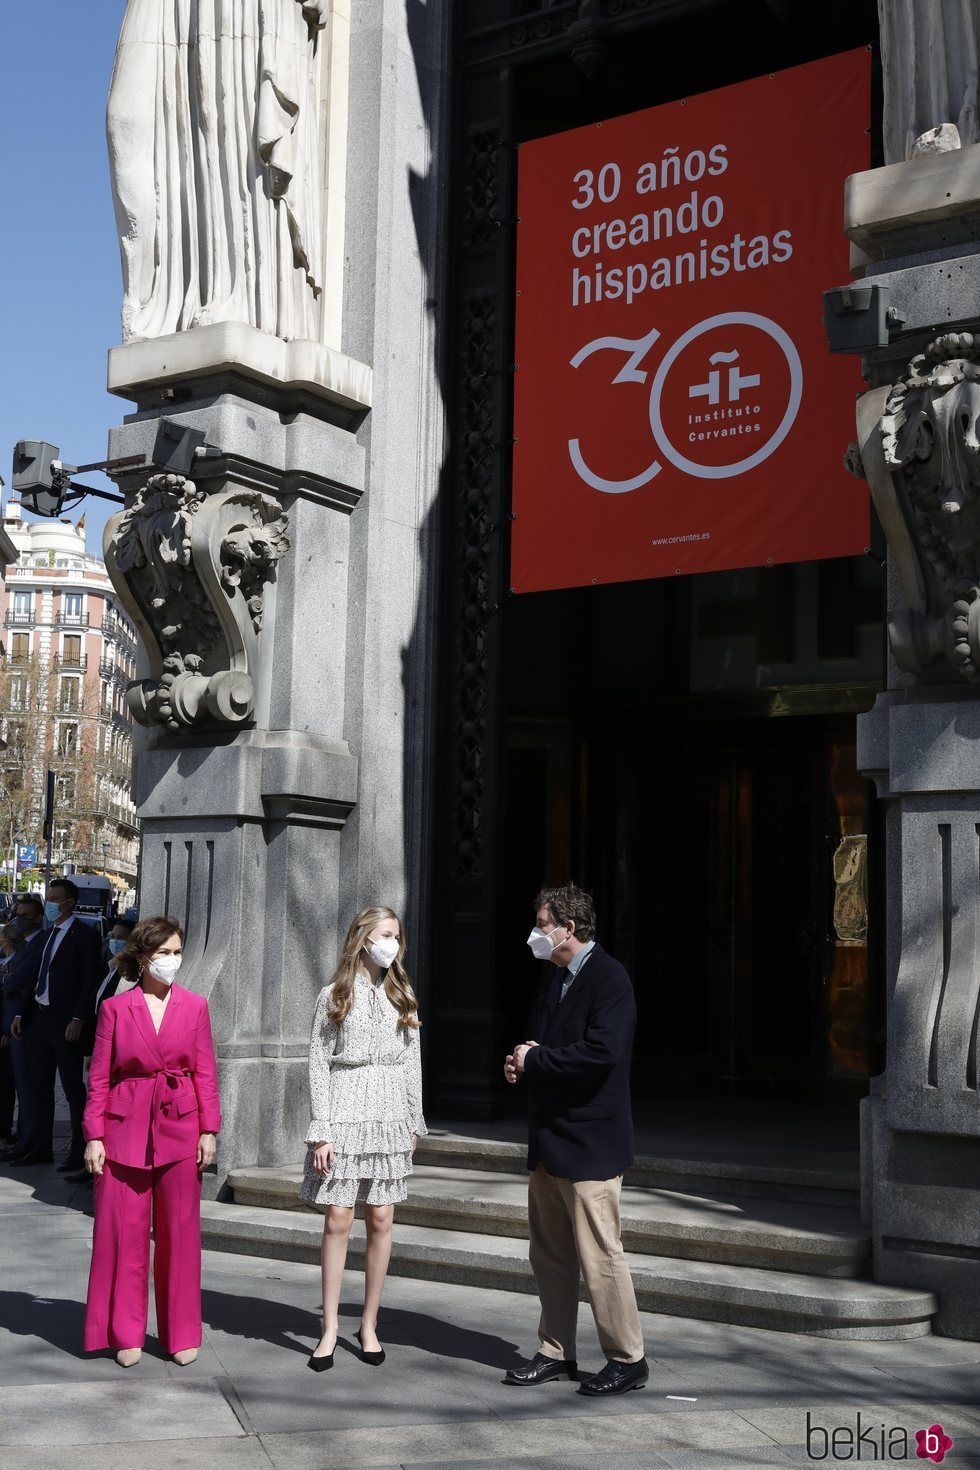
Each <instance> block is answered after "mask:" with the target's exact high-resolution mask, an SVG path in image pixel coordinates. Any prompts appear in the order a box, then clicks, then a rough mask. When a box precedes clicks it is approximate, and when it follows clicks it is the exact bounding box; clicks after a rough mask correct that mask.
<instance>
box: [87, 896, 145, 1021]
mask: <svg viewBox="0 0 980 1470" xmlns="http://www.w3.org/2000/svg"><path fill="white" fill-rule="evenodd" d="M135 928H136V923H135V920H133V919H115V920H114V921H113V925H112V928H111V929H110V930H109V938H108V939H107V940H106V943H105V949H104V950H103V952H102V964H103V967H104V971H103V975H102V979H101V980H100V981H99V987H98V989H97V990H96V992H95V1004H94V1006H93V1010H94V1011H95V1012H96V1014H98V1009H99V1006H100V1005H101V1004H102V1002H103V1001H104V1000H108V999H109V997H110V996H111V995H125V994H126V991H127V990H132V989H133V987H134V986H135V985H136V983H137V982H136V981H135V980H124V979H123V977H122V975H121V974H120V972H119V970H118V969H117V967H116V960H117V959H118V958H119V956H120V955H121V954H122V952H123V950H124V949H125V948H126V945H127V944H128V943H129V936H130V935H131V934H132V932H133V930H134V929H135Z"/></svg>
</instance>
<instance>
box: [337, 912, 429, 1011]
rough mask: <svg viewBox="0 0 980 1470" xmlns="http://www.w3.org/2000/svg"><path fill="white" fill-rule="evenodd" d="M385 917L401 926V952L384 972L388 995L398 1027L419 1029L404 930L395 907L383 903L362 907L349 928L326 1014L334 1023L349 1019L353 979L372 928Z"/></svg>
mask: <svg viewBox="0 0 980 1470" xmlns="http://www.w3.org/2000/svg"><path fill="white" fill-rule="evenodd" d="M385 919H389V920H392V919H393V920H394V922H395V923H396V924H397V925H398V953H397V955H396V956H395V958H394V959H393V960H392V962H391V964H390V965H389V967H388V969H387V970H386V971H385V978H384V988H385V995H387V997H388V999H389V1000H390V1001H391V1003H392V1005H393V1006H394V1007H395V1009H396V1010H397V1012H398V1024H399V1026H403V1027H405V1029H406V1030H409V1031H417V1030H418V1029H419V1017H418V1006H419V1003H418V1001H417V1000H416V998H415V991H414V990H413V989H412V986H411V983H410V981H409V978H408V975H407V973H406V971H405V967H404V965H403V964H402V959H403V957H404V954H405V929H404V926H403V925H402V921H401V919H400V918H399V917H398V915H397V914H396V913H395V911H394V909H389V908H385V907H384V906H383V905H377V906H376V907H373V908H369V909H362V910H361V912H360V913H359V914H357V915H356V917H355V918H354V919H353V920H352V922H351V926H350V928H349V929H348V931H347V938H346V939H345V940H344V948H343V951H342V952H341V956H340V962H339V963H338V965H337V968H336V970H335V971H334V974H333V979H332V980H331V982H330V983H331V985H332V986H333V991H332V992H331V995H330V1009H329V1010H328V1012H327V1017H328V1019H329V1020H330V1021H332V1022H333V1024H334V1025H335V1026H339V1025H340V1024H341V1022H342V1021H345V1020H346V1019H347V1017H348V1015H349V1014H350V1008H351V1006H352V1005H353V1004H354V981H355V979H356V977H357V972H358V970H359V969H361V968H362V967H363V961H362V959H361V952H362V950H363V949H364V944H365V941H366V939H367V937H368V935H369V934H370V933H371V930H372V929H376V928H377V926H378V925H379V924H381V923H383V922H384V921H385Z"/></svg>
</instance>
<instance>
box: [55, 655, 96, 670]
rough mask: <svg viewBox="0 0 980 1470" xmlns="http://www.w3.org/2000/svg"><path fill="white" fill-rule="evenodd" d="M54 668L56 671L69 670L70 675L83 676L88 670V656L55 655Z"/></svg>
mask: <svg viewBox="0 0 980 1470" xmlns="http://www.w3.org/2000/svg"><path fill="white" fill-rule="evenodd" d="M54 666H55V668H56V669H69V670H70V671H71V672H72V673H80V674H84V672H85V670H86V669H87V668H88V656H87V655H86V654H84V653H56V654H55V655H54Z"/></svg>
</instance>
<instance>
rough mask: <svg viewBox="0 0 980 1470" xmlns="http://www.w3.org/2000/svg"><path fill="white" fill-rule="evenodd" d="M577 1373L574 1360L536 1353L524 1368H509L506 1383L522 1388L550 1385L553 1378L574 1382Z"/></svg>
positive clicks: (576, 1365)
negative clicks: (543, 1384) (538, 1384)
mask: <svg viewBox="0 0 980 1470" xmlns="http://www.w3.org/2000/svg"><path fill="white" fill-rule="evenodd" d="M577 1372H578V1364H577V1363H576V1361H575V1359H574V1358H546V1357H545V1355H544V1353H535V1354H534V1357H533V1358H532V1359H531V1361H530V1362H529V1363H525V1364H524V1367H523V1368H508V1369H507V1373H506V1376H505V1378H504V1382H505V1383H515V1384H517V1385H519V1386H520V1387H521V1388H524V1387H526V1386H528V1385H529V1384H532V1383H549V1382H550V1381H551V1379H552V1378H570V1379H571V1380H572V1381H573V1382H574V1381H575V1375H576V1374H577Z"/></svg>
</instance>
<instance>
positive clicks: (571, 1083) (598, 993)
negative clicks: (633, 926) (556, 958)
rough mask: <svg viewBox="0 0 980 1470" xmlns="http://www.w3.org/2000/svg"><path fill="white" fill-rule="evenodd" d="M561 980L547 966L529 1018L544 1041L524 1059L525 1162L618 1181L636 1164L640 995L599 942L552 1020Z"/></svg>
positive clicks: (536, 1037)
mask: <svg viewBox="0 0 980 1470" xmlns="http://www.w3.org/2000/svg"><path fill="white" fill-rule="evenodd" d="M564 978H565V971H564V969H559V968H558V967H557V966H549V974H548V975H547V976H546V977H545V979H544V980H543V981H542V982H541V985H540V986H539V988H538V992H537V995H536V997H535V1003H534V1006H533V1008H532V1011H531V1019H530V1021H529V1023H528V1025H529V1030H528V1039H529V1040H531V1041H537V1042H538V1043H539V1045H538V1046H535V1047H532V1048H531V1050H530V1051H529V1052H528V1053H527V1055H526V1056H525V1059H524V1076H525V1078H526V1080H527V1085H528V1149H527V1166H528V1168H529V1169H533V1168H535V1166H536V1165H537V1164H541V1165H542V1167H543V1168H545V1169H546V1170H547V1171H548V1173H549V1174H553V1175H554V1176H555V1177H556V1178H559V1179H614V1178H615V1177H616V1176H617V1175H619V1174H622V1173H623V1172H624V1170H626V1169H628V1168H629V1166H630V1164H631V1163H632V1162H633V1111H632V1106H631V1100H630V1057H631V1054H632V1051H633V1033H634V1032H635V1030H636V998H635V996H634V994H633V986H632V984H631V982H630V977H629V976H628V975H627V973H626V971H625V969H624V968H623V966H622V965H621V964H620V963H619V961H618V960H614V959H613V957H612V955H608V954H606V951H605V950H604V949H603V948H602V946H601V945H599V944H597V945H596V946H595V948H594V949H593V951H592V953H591V954H590V955H589V956H588V958H587V959H586V961H585V964H584V965H583V966H582V968H581V969H580V970H579V972H578V974H577V975H576V977H575V979H574V981H573V982H572V985H571V988H570V990H569V991H568V993H567V995H566V996H565V999H564V1000H563V1001H561V1003H560V1004H559V1005H558V1007H557V1009H556V1010H555V1012H554V1014H553V1015H552V1016H551V1018H550V1020H549V1019H548V1011H549V999H550V997H551V995H552V990H553V987H554V985H555V984H557V985H558V986H559V987H560V985H561V982H562V980H563V979H564ZM559 993H560V992H559Z"/></svg>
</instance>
